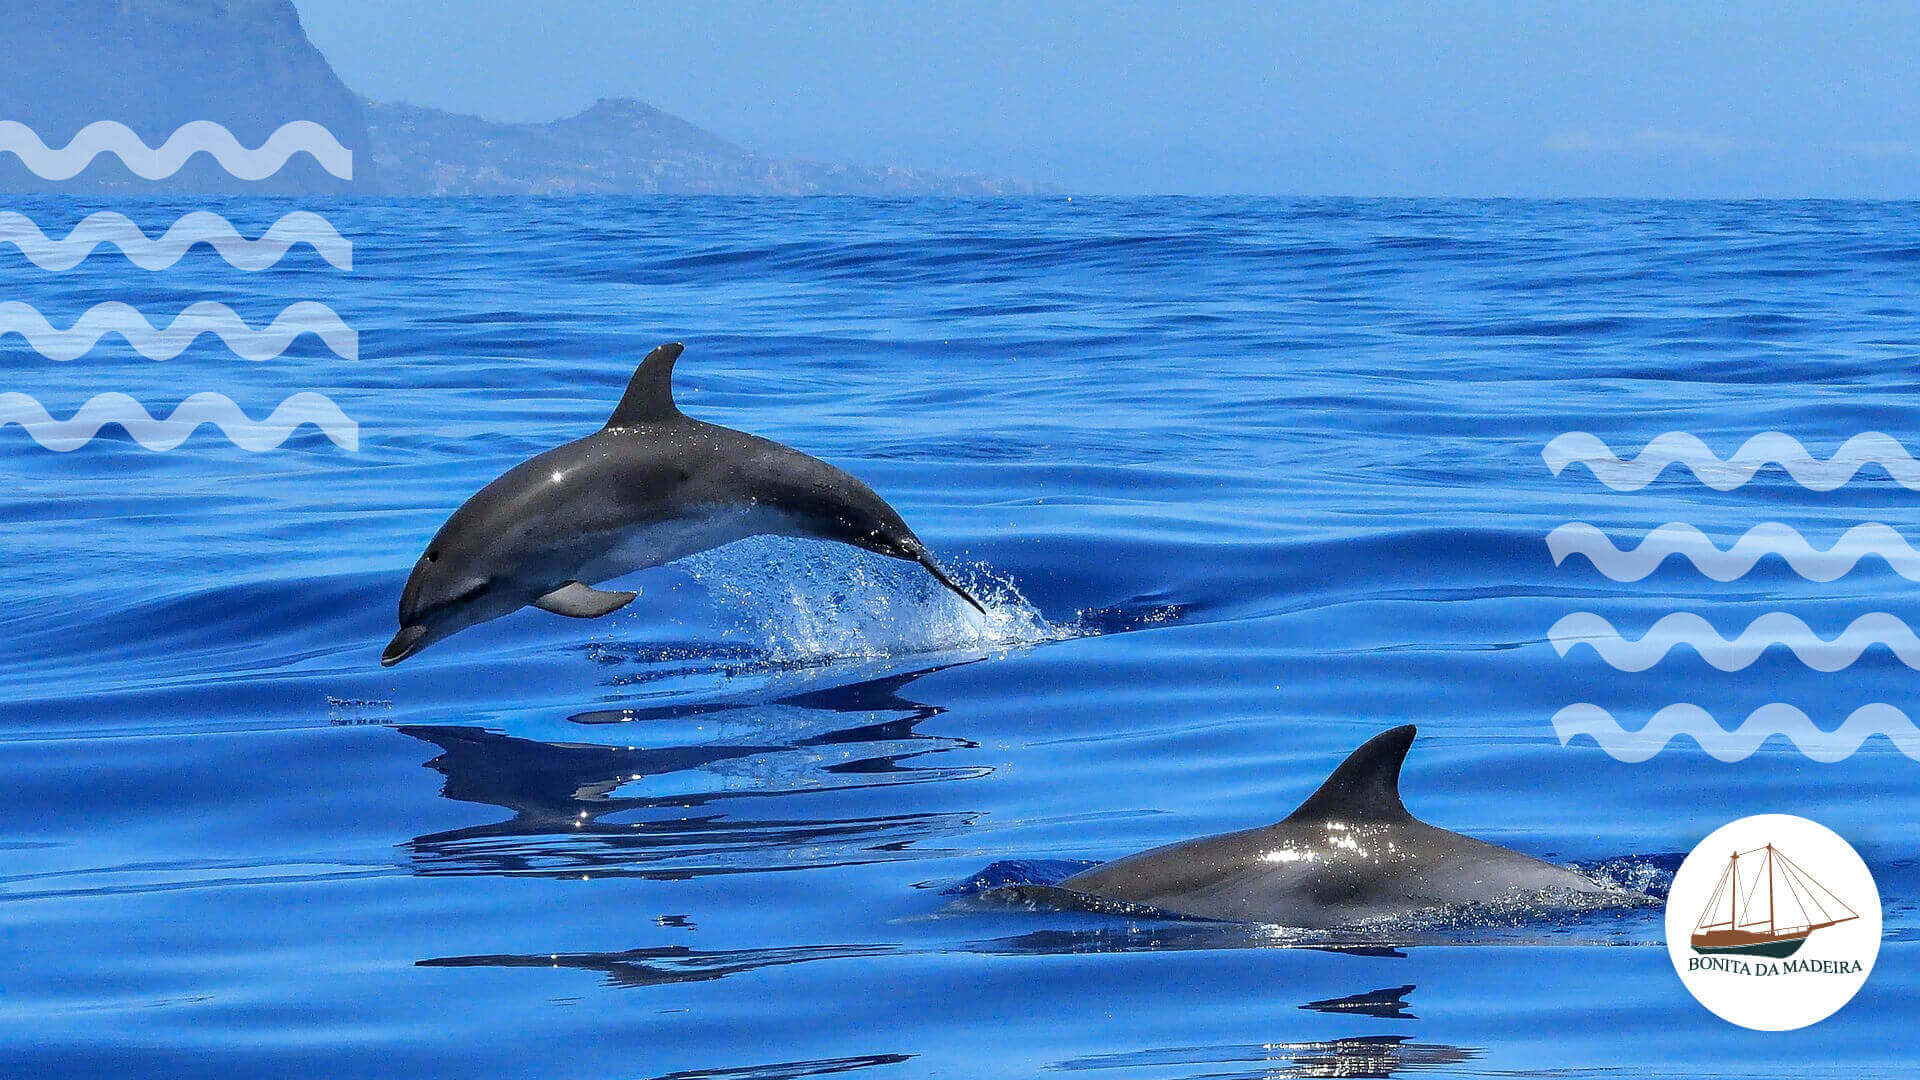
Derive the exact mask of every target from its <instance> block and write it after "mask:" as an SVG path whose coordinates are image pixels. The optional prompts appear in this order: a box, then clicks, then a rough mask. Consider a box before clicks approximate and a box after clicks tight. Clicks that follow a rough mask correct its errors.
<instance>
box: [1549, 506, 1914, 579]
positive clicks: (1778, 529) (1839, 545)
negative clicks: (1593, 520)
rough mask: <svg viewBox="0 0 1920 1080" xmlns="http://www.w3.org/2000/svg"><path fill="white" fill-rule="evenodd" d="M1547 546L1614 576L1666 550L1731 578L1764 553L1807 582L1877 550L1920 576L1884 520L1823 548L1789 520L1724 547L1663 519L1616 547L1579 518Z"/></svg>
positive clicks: (1637, 572) (1639, 572) (1637, 574)
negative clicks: (1625, 546) (1633, 541)
mask: <svg viewBox="0 0 1920 1080" xmlns="http://www.w3.org/2000/svg"><path fill="white" fill-rule="evenodd" d="M1547 550H1548V551H1550V552H1552V554H1553V564H1554V565H1555V566H1558V565H1560V564H1561V563H1562V562H1563V561H1565V560H1566V558H1567V557H1568V556H1569V555H1585V556H1586V557H1587V559H1588V560H1589V561H1590V562H1592V563H1593V566H1594V569H1596V570H1598V571H1600V572H1601V573H1602V574H1605V575H1606V576H1607V577H1608V578H1611V579H1612V580H1614V581H1639V580H1640V579H1641V578H1644V577H1646V576H1647V575H1648V574H1651V573H1653V572H1654V571H1655V570H1656V569H1658V568H1659V566H1660V564H1661V563H1662V562H1665V561H1666V559H1667V557H1668V556H1670V555H1680V556H1683V557H1685V558H1686V559H1687V560H1688V561H1689V562H1691V563H1693V565H1694V567H1695V569H1697V570H1699V571H1700V572H1701V573H1702V574H1705V575H1706V576H1707V577H1709V578H1712V579H1713V580H1715V581H1722V582H1725V581H1735V580H1738V579H1739V578H1741V577H1743V576H1745V575H1746V573H1747V571H1749V570H1752V569H1753V567H1754V564H1755V563H1757V562H1759V561H1760V559H1761V558H1762V557H1764V556H1767V555H1778V556H1780V557H1781V558H1783V559H1785V560H1786V561H1787V565H1788V566H1790V567H1792V568H1793V571H1794V573H1797V574H1799V575H1800V576H1801V577H1803V578H1806V579H1807V580H1808V581H1817V582H1827V581H1834V580H1836V579H1838V578H1841V577H1845V576H1846V575H1847V573H1848V572H1850V571H1851V570H1852V569H1853V567H1854V565H1855V564H1856V563H1858V562H1859V561H1860V560H1861V559H1862V558H1863V557H1865V556H1868V555H1878V556H1880V557H1881V558H1883V559H1885V560H1886V561H1887V565H1888V566H1890V567H1892V568H1893V572H1894V573H1896V574H1899V575H1900V576H1901V577H1903V578H1906V579H1907V580H1908V581H1920V552H1916V551H1914V550H1913V548H1912V547H1911V546H1910V545H1909V544H1908V543H1907V541H1906V540H1905V539H1904V538H1903V537H1901V535H1900V534H1899V533H1898V532H1896V531H1894V529H1893V528H1892V527H1891V526H1889V525H1883V524H1881V523H1879V522H1868V523H1866V524H1864V525H1855V526H1854V527H1853V528H1851V529H1848V530H1847V531H1846V532H1845V533H1843V534H1842V535H1841V537H1840V539H1839V541H1838V542H1836V543H1835V544H1834V545H1833V547H1831V548H1829V549H1827V550H1826V551H1820V550H1818V549H1817V548H1815V547H1813V546H1812V545H1811V544H1808V543H1807V541H1806V539H1805V538H1804V537H1802V536H1801V535H1800V534H1799V532H1797V531H1795V530H1794V528H1793V527H1792V526H1791V525H1783V524H1781V523H1779V522H1777V521H1769V522H1764V523H1762V524H1759V525H1755V526H1754V527H1753V528H1751V529H1749V530H1747V533H1746V535H1745V536H1742V537H1741V538H1740V539H1739V540H1737V541H1735V542H1734V545H1733V546H1732V547H1731V548H1728V549H1727V550H1725V551H1722V550H1720V549H1719V548H1717V547H1715V546H1714V544H1713V541H1712V540H1709V539H1708V538H1707V534H1705V533H1703V532H1701V531H1700V530H1699V529H1697V528H1695V527H1693V526H1692V525H1688V524H1686V523H1685V522H1678V521H1675V522H1668V523H1667V524H1665V525H1662V526H1660V527H1659V528H1657V529H1655V530H1653V531H1652V532H1650V533H1648V534H1647V536H1646V538H1645V539H1644V540H1642V541H1641V543H1640V546H1639V547H1637V548H1634V549H1633V550H1631V551H1621V550H1620V549H1619V548H1616V547H1614V546H1613V541H1611V540H1609V539H1607V534H1606V533H1604V532H1601V531H1600V530H1599V529H1598V528H1597V527H1595V526H1593V525H1589V524H1587V523H1586V522H1584V521H1576V522H1573V523H1572V524H1568V525H1562V526H1560V527H1559V528H1556V529H1554V530H1553V531H1552V532H1550V533H1548V534H1547Z"/></svg>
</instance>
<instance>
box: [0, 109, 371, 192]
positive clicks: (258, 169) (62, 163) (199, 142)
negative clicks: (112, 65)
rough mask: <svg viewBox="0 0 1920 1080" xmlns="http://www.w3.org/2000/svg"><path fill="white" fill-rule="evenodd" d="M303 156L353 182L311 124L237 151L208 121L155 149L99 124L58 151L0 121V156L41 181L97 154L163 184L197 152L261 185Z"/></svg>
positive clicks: (121, 127)
mask: <svg viewBox="0 0 1920 1080" xmlns="http://www.w3.org/2000/svg"><path fill="white" fill-rule="evenodd" d="M302 152H305V153H308V154H311V155H313V160H315V161H317V162H319V163H320V167H321V168H323V169H325V170H327V171H328V172H330V173H332V174H333V175H335V176H337V177H339V178H340V179H342V180H351V179H353V152H352V151H350V150H348V149H347V148H346V147H344V146H342V145H340V140H339V139H336V138H334V137H333V132H331V131H328V130H327V129H326V128H324V127H322V126H321V125H319V124H316V123H314V122H313V121H311V120H295V121H293V122H292V123H290V124H283V125H281V127H280V129H279V130H277V131H275V132H274V133H273V134H271V135H269V136H267V141H266V142H264V143H261V144H260V147H259V149H257V150H249V149H247V148H246V147H244V146H241V145H240V140H238V139H236V138H234V137H233V132H231V131H228V130H227V129H226V128H225V127H224V126H222V125H220V124H216V123H214V122H213V121H211V120H194V121H191V122H189V123H186V124H182V125H181V126H180V129H179V130H178V131H175V132H174V133H173V134H172V135H170V136H168V137H167V141H166V142H164V143H162V144H160V146H159V147H157V148H156V147H151V146H148V145H147V144H146V143H144V142H141V141H140V136H138V135H136V134H134V132H133V129H132V128H129V127H128V126H126V125H125V124H122V123H120V122H119V121H117V120H98V121H95V122H94V123H91V124H88V125H87V126H86V127H83V128H81V129H80V133H79V134H77V135H75V136H74V137H73V141H72V142H70V143H68V144H67V145H66V146H65V147H62V148H61V149H58V150H55V149H52V148H51V147H49V146H48V145H47V144H46V143H44V142H41V141H40V136H39V135H38V134H36V133H35V132H34V130H33V129H32V128H30V127H28V126H27V125H25V124H22V123H20V122H19V121H18V120H0V154H5V153H11V154H14V155H16V156H18V157H19V158H20V160H21V162H22V163H24V164H25V165H26V167H27V168H28V169H30V170H32V172H33V174H34V175H35V176H38V177H40V178H41V179H42V180H71V179H73V178H74V177H75V176H78V175H80V173H81V171H82V170H84V169H85V168H86V167H87V166H88V165H91V164H93V159H94V158H95V157H98V156H99V155H101V154H112V155H114V156H115V157H118V158H119V159H120V160H121V161H122V162H125V163H126V166H127V169H128V170H129V171H131V172H132V173H133V174H134V175H135V176H138V177H140V178H141V179H142V180H164V179H166V178H167V177H169V176H172V175H173V174H174V173H176V172H179V171H180V167H181V166H182V165H185V164H186V163H187V159H188V158H191V157H192V156H193V155H195V154H202V153H204V154H208V155H210V156H211V157H212V158H213V159H214V160H215V161H217V162H219V163H220V167H221V168H223V169H225V170H226V171H227V172H228V174H229V175H231V176H232V177H233V178H234V179H236V180H264V179H266V178H267V177H269V176H272V175H273V174H274V173H277V172H279V171H280V169H281V168H282V167H283V166H285V165H286V163H287V161H288V159H290V158H292V157H293V155H295V154H298V153H302Z"/></svg>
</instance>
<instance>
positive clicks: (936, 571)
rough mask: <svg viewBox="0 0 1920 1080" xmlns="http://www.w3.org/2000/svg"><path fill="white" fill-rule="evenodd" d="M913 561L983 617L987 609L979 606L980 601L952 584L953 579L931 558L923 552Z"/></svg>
mask: <svg viewBox="0 0 1920 1080" xmlns="http://www.w3.org/2000/svg"><path fill="white" fill-rule="evenodd" d="M913 561H914V562H917V563H919V564H920V565H921V566H924V567H926V568H927V573H929V574H932V575H933V578H934V580H935V581H938V582H939V583H940V584H942V585H945V586H946V587H947V588H949V589H952V590H953V592H954V595H956V596H958V597H959V598H960V599H962V600H965V601H966V602H967V603H969V604H972V605H973V610H975V611H977V612H979V613H980V614H982V615H985V614H986V613H987V609H986V608H984V607H981V606H980V601H978V600H975V599H974V598H973V594H972V593H970V592H968V591H967V590H965V589H963V588H961V587H960V586H959V585H956V584H954V581H953V579H952V578H950V577H948V576H947V572H946V571H945V570H942V569H940V564H939V563H936V562H934V561H933V557H932V556H930V555H928V554H926V553H925V552H921V553H920V554H919V555H917V556H915V557H914V560H913Z"/></svg>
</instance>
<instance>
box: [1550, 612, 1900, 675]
mask: <svg viewBox="0 0 1920 1080" xmlns="http://www.w3.org/2000/svg"><path fill="white" fill-rule="evenodd" d="M1547 639H1548V640H1549V641H1551V642H1553V647H1554V649H1555V650H1557V651H1558V652H1559V653H1560V655H1561V656H1565V655H1567V653H1568V652H1569V651H1571V650H1572V649H1573V647H1574V646H1575V645H1579V644H1581V643H1583V642H1584V643H1585V644H1588V645H1591V646H1593V651H1594V652H1596V653H1599V654H1600V659H1602V660H1604V661H1606V662H1607V664H1608V665H1610V666H1612V667H1613V668H1614V669H1615V670H1617V671H1645V670H1647V669H1648V668H1650V667H1653V666H1654V665H1655V664H1657V663H1659V662H1660V660H1661V658H1663V657H1665V656H1666V655H1667V652H1668V650H1670V649H1672V648H1674V647H1675V646H1677V645H1691V646H1693V648H1694V651H1695V652H1698V653H1699V654H1700V658H1701V659H1702V660H1705V661H1706V662H1707V663H1708V664H1711V665H1712V666H1714V667H1715V668H1718V669H1719V670H1721V671H1740V670H1742V669H1743V668H1746V667H1748V666H1749V665H1751V664H1752V663H1753V662H1754V661H1755V660H1758V659H1759V658H1760V654H1761V653H1764V652H1765V651H1766V650H1767V648H1768V646H1771V645H1785V646H1786V647H1787V648H1789V649H1791V650H1793V655H1795V656H1796V657H1799V659H1800V662H1801V663H1803V664H1805V665H1807V666H1808V667H1809V668H1812V669H1813V670H1815V671H1823V672H1834V671H1840V670H1842V669H1844V668H1846V667H1849V666H1851V665H1852V664H1853V662H1854V661H1856V660H1858V659H1860V656H1861V654H1862V653H1864V652H1866V651H1867V648H1868V647H1869V646H1872V645H1876V644H1879V645H1885V646H1887V647H1888V648H1889V649H1892V650H1893V654H1894V655H1895V656H1897V657H1899V658H1900V662H1901V663H1903V664H1905V665H1907V666H1908V667H1910V668H1913V669H1915V670H1920V637H1917V636H1915V634H1914V632H1913V630H1912V629H1911V628H1909V627H1908V626H1907V624H1906V623H1904V622H1902V621H1901V620H1900V619H1899V618H1897V617H1895V616H1893V615H1889V614H1887V613H1886V612H1884V611H1876V612H1873V613H1871V614H1867V615H1862V616H1860V617H1859V618H1857V619H1855V620H1853V622H1851V623H1849V624H1848V625H1847V628H1846V629H1845V630H1843V631H1841V632H1840V635H1839V636H1838V637H1836V638H1834V639H1833V640H1832V641H1827V640H1824V639H1822V638H1821V637H1820V636H1819V635H1817V634H1815V633H1814V632H1813V629H1812V628H1811V627H1809V626H1808V625H1807V624H1806V623H1805V622H1803V621H1801V620H1800V619H1799V618H1797V617H1795V616H1793V615H1789V614H1788V613H1786V612H1784V611H1771V612H1768V613H1767V614H1765V615H1762V616H1760V617H1759V618H1757V619H1755V620H1753V622H1751V623H1749V624H1748V625H1747V628H1746V630H1744V631H1742V632H1741V633H1740V635H1739V636H1738V637H1736V638H1734V639H1731V640H1728V639H1725V638H1722V637H1721V636H1720V635H1719V633H1718V632H1717V631H1715V630H1714V628H1713V624H1712V623H1709V622H1708V621H1707V620H1706V619H1704V618H1702V617H1700V616H1699V615H1695V614H1694V613H1692V612H1690V611H1678V612H1674V613H1673V614H1671V615H1665V616H1662V617H1661V618H1660V620H1659V621H1658V622H1656V623H1654V624H1653V626H1652V627H1651V628H1650V629H1648V631H1647V632H1646V635H1645V636H1643V637H1642V638H1641V639H1640V640H1638V641H1629V640H1627V639H1626V638H1623V637H1621V636H1620V632H1619V631H1618V630H1615V629H1614V628H1613V624H1612V623H1609V622H1608V621H1607V620H1606V619H1604V618H1602V617H1601V616H1599V615H1595V614H1593V613H1592V612H1589V611H1578V612H1575V613H1573V614H1572V615H1568V616H1566V617H1565V618H1563V619H1561V620H1559V621H1558V622H1556V623H1554V624H1553V629H1551V630H1549V631H1547Z"/></svg>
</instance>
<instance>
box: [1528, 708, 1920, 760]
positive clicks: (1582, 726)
mask: <svg viewBox="0 0 1920 1080" xmlns="http://www.w3.org/2000/svg"><path fill="white" fill-rule="evenodd" d="M1553 730H1554V734H1556V735H1558V736H1559V737H1560V745H1562V746H1566V745H1567V744H1569V743H1571V742H1572V741H1573V739H1574V738H1575V737H1577V736H1580V735H1586V736H1589V737H1590V738H1592V739H1593V741H1594V742H1595V743H1597V744H1599V746H1600V749H1602V750H1604V751H1606V753H1607V755H1608V756H1609V757H1611V758H1613V759H1614V760H1615V761H1623V762H1626V763H1628V764H1638V763H1639V762H1643V761H1647V760H1650V759H1651V758H1653V757H1654V756H1655V755H1656V754H1658V753H1660V751H1662V750H1664V749H1666V747H1667V744H1668V743H1669V742H1672V741H1673V740H1675V739H1677V738H1680V737H1681V736H1683V735H1684V736H1686V737H1688V738H1690V739H1692V740H1693V741H1694V742H1695V743H1698V744H1699V746H1700V749H1702V750H1705V751H1706V752H1707V753H1708V754H1709V755H1710V756H1712V757H1713V758H1714V759H1715V760H1718V761H1724V762H1734V761H1744V760H1746V759H1747V758H1749V757H1752V756H1753V754H1754V752H1755V751H1757V750H1759V749H1760V745H1761V744H1762V743H1764V742H1766V741H1767V739H1768V738H1769V737H1771V736H1774V735H1784V736H1786V738H1787V739H1788V741H1790V742H1792V743H1793V745H1794V747H1795V748H1796V749H1798V750H1799V751H1800V753H1802V754H1804V755H1806V756H1807V757H1808V758H1811V759H1812V760H1814V761H1818V762H1821V763H1823V764H1828V765H1831V764H1833V763H1834V762H1836V761H1844V760H1846V759H1847V758H1849V757H1851V756H1853V754H1854V753H1855V752H1856V751H1858V750H1859V749H1860V747H1861V745H1862V744H1863V743H1865V742H1866V741H1867V740H1868V739H1870V738H1872V737H1873V736H1875V735H1885V736H1886V737H1887V740H1888V741H1889V742H1891V743H1893V745H1894V747H1895V748H1896V749H1898V750H1899V751H1900V752H1901V753H1902V754H1905V755H1906V756H1908V757H1910V758H1913V759H1914V760H1916V761H1920V728H1916V727H1915V726H1914V723H1913V721H1912V720H1911V719H1909V718H1908V716H1907V714H1906V713H1904V712H1902V711H1900V710H1899V709H1897V708H1894V707H1893V706H1892V705H1886V704H1881V703H1875V704H1872V705H1863V706H1861V707H1860V708H1858V709H1855V710H1854V711H1853V713H1852V714H1851V715H1849V716H1848V717H1847V718H1846V720H1844V721H1842V722H1841V724H1840V727H1839V728H1838V729H1836V730H1834V731H1822V730H1820V729H1819V728H1818V727H1815V726H1814V723H1813V721H1812V720H1811V719H1809V718H1808V717H1807V714H1806V713H1803V712H1801V711H1800V710H1799V709H1796V708H1794V707H1793V706H1791V705H1787V704H1784V703H1781V702H1774V703H1773V704H1770V705H1762V706H1760V707H1759V708H1758V709H1755V710H1754V711H1753V712H1752V713H1751V714H1749V715H1748V716H1747V719H1746V722H1745V723H1743V724H1741V725H1740V726H1739V727H1737V728H1735V729H1734V730H1732V731H1728V730H1726V729H1725V728H1723V727H1721V726H1720V725H1719V724H1717V723H1715V722H1714V719H1713V717H1712V716H1711V715H1709V714H1708V713H1707V711H1706V710H1705V709H1702V708H1700V707H1699V706H1698V705H1686V704H1681V705H1669V706H1667V707H1666V708H1664V709H1661V710H1660V711H1659V712H1657V713H1654V714H1653V717H1652V718H1651V719H1649V720H1648V721H1647V724H1646V726H1645V727H1643V728H1641V729H1640V730H1638V731H1628V730H1626V729H1625V728H1623V727H1621V726H1620V724H1619V722H1618V721H1616V720H1614V718H1613V715H1612V714H1611V713H1609V712H1607V711H1606V710H1605V709H1602V708H1601V707H1599V706H1598V705H1590V704H1586V703H1581V704H1579V705H1569V706H1567V707H1566V708H1564V709H1561V710H1560V711H1559V712H1557V713H1555V714H1553Z"/></svg>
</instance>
